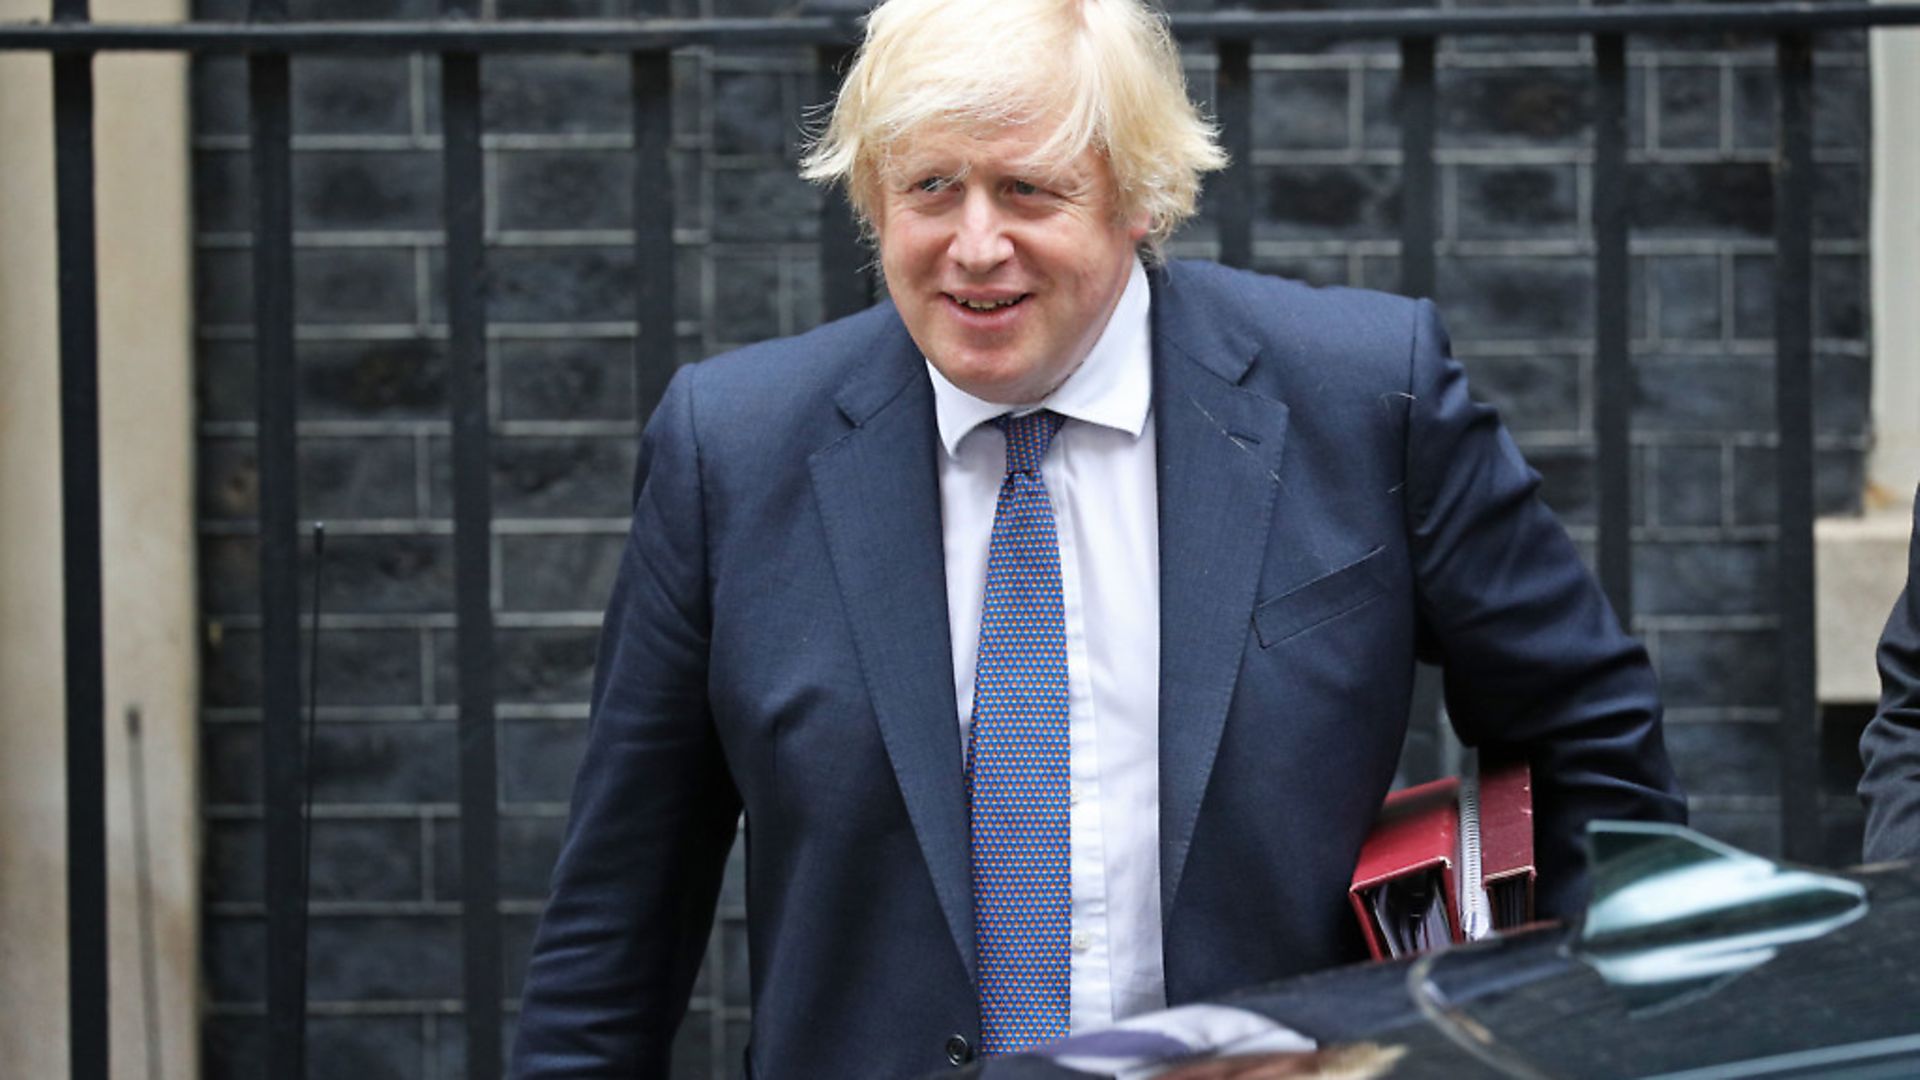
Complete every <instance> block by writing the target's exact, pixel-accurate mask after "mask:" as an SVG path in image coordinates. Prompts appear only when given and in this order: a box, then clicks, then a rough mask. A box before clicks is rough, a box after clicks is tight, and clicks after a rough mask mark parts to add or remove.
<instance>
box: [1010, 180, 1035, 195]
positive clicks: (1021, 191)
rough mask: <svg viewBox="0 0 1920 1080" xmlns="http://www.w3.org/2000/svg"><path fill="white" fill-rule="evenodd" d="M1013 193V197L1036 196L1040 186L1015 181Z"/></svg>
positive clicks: (1023, 181)
mask: <svg viewBox="0 0 1920 1080" xmlns="http://www.w3.org/2000/svg"><path fill="white" fill-rule="evenodd" d="M1013 193H1014V194H1015V195H1038V194H1040V186H1039V185H1038V184H1030V183H1028V182H1027V181H1025V180H1015V181H1014V182H1013Z"/></svg>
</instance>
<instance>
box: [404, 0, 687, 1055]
mask: <svg viewBox="0 0 1920 1080" xmlns="http://www.w3.org/2000/svg"><path fill="white" fill-rule="evenodd" d="M445 11H446V13H447V14H449V15H469V16H470V15H473V14H475V11H474V10H473V5H472V4H471V0H449V3H447V5H446V7H445ZM440 91H441V115H442V116H443V117H445V125H444V126H445V134H446V143H445V152H444V158H443V164H444V165H445V168H446V200H447V323H448V330H449V339H450V352H451V355H450V357H449V363H450V365H451V378H450V379H449V383H450V386H451V389H452V397H453V403H452V407H453V554H454V597H455V600H454V605H455V618H456V623H457V626H458V632H457V635H456V645H455V651H456V659H457V663H458V667H459V672H460V691H459V702H460V901H461V936H462V947H463V956H464V964H463V968H462V970H463V973H464V976H465V986H464V989H465V995H466V1020H467V1031H466V1035H467V1075H468V1076H469V1077H472V1078H473V1080H498V1078H499V1076H500V997H501V985H500V880H499V865H498V864H499V843H498V836H499V794H498V791H499V788H498V781H497V779H496V774H497V771H498V763H497V761H496V760H495V755H496V742H495V733H494V708H493V706H494V701H493V663H494V661H493V598H492V580H493V550H492V543H493V539H492V531H493V498H492V491H491V488H490V484H491V478H492V472H493V470H492V467H491V462H492V453H491V449H490V447H489V445H488V442H489V432H488V426H487V396H488V395H487V343H486V323H487V312H486V295H485V291H484V289H485V274H486V266H485V260H486V250H485V216H484V215H485V211H486V201H485V197H484V195H483V187H482V183H481V179H482V170H483V169H484V167H485V163H484V160H483V156H482V151H481V146H480V131H481V124H480V57H479V56H478V55H477V54H475V53H465V52H450V53H446V54H444V55H442V56H441V58H440ZM669 212H671V211H669ZM669 332H671V327H669Z"/></svg>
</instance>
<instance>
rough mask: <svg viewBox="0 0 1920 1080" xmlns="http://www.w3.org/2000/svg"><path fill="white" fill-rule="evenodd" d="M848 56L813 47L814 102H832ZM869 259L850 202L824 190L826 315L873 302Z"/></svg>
mask: <svg viewBox="0 0 1920 1080" xmlns="http://www.w3.org/2000/svg"><path fill="white" fill-rule="evenodd" d="M852 57H853V50H852V49H851V48H849V47H847V46H845V45H830V46H823V47H821V48H818V49H816V50H814V68H813V73H814V74H813V77H814V100H815V101H817V102H822V103H831V102H832V101H833V99H834V95H835V94H837V93H838V92H839V89H840V76H841V74H842V73H843V72H844V71H845V70H846V67H847V64H848V62H849V61H850V60H851V58H852ZM872 262H873V260H872V256H871V255H870V254H869V252H868V250H867V245H866V244H865V243H864V242H863V241H862V240H861V238H860V226H859V223H858V222H856V221H855V220H854V217H853V207H852V205H851V204H849V203H848V202H847V200H846V199H845V198H844V197H842V196H841V195H840V194H839V193H837V192H828V193H827V197H826V199H825V200H824V201H823V202H822V204H821V207H820V301H821V307H822V308H823V309H824V310H823V312H822V314H823V315H824V316H825V317H826V318H828V319H838V318H840V317H841V316H844V315H851V314H853V313H854V312H856V311H859V310H860V309H862V308H864V307H866V306H867V305H868V304H871V303H873V284H874V283H873V273H872Z"/></svg>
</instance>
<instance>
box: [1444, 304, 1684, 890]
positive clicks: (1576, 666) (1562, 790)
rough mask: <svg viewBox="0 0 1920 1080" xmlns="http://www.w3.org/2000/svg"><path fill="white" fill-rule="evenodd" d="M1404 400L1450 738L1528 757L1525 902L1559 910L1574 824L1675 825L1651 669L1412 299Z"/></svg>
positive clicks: (1573, 856) (1677, 804) (1571, 869)
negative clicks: (1530, 882)
mask: <svg viewBox="0 0 1920 1080" xmlns="http://www.w3.org/2000/svg"><path fill="white" fill-rule="evenodd" d="M1409 394H1410V396H1411V398H1412V400H1411V402H1410V403H1409V410H1410V420H1409V424H1408V434H1407V447H1406V451H1407V455H1408V460H1407V474H1406V475H1407V477H1408V485H1409V491H1408V497H1407V500H1406V506H1407V513H1408V516H1409V521H1408V533H1409V536H1410V538H1411V544H1412V555H1413V563H1414V572H1415V575H1416V578H1417V581H1418V596H1417V603H1418V605H1419V615H1420V627H1421V630H1422V637H1423V642H1422V646H1423V651H1425V652H1426V653H1427V655H1428V656H1429V657H1430V658H1432V659H1437V660H1438V661H1439V662H1441V663H1442V665H1443V668H1444V671H1445V673H1446V676H1445V677H1446V700H1447V711H1448V715H1449V716H1450V717H1451V718H1452V721H1453V725H1454V728H1455V729H1456V731H1457V732H1458V733H1459V735H1460V738H1461V741H1462V742H1464V743H1465V744H1467V745H1469V746H1479V747H1505V748H1512V749H1515V750H1517V751H1519V752H1521V753H1524V754H1525V756H1526V757H1527V758H1528V759H1529V761H1530V762H1531V764H1532V766H1533V777H1534V781H1533V782H1534V811H1535V815H1536V817H1535V822H1534V832H1535V857H1536V859H1537V861H1538V866H1539V870H1540V877H1539V891H1538V895H1537V901H1538V908H1539V911H1540V913H1541V914H1542V915H1543V916H1564V915H1566V914H1569V913H1571V912H1572V911H1575V910H1577V909H1578V908H1579V907H1580V906H1581V905H1582V904H1584V902H1585V897H1586V872H1585V853H1584V850H1583V847H1584V844H1583V838H1584V832H1585V827H1586V823H1587V822H1588V821H1590V820H1593V819H1595V818H1637V819H1651V820H1665V821H1684V820H1685V817H1686V804H1685V802H1684V801H1683V800H1682V799H1681V797H1680V794H1679V787H1678V785H1677V783H1676V782H1675V779H1674V776H1673V770H1672V767H1671V765H1670V764H1669V763H1668V760H1667V752H1666V745H1665V742H1664V741H1663V740H1662V738H1661V732H1660V703H1659V696H1658V691H1657V688H1656V684H1655V679H1654V674H1653V669H1652V667H1651V665H1650V664H1649V663H1648V659H1647V655H1646V652H1645V650H1644V649H1642V648H1641V646H1640V645H1639V643H1638V642H1636V641H1634V640H1633V639H1632V638H1630V637H1629V636H1627V634H1625V633H1624V632H1623V631H1622V630H1621V628H1620V624H1619V620H1618V619H1617V618H1616V617H1615V615H1614V613H1613V610H1612V607H1611V606H1610V605H1609V604H1608V603H1607V601H1606V598H1605V596H1604V595H1603V594H1602V593H1601V592H1600V589H1599V586H1598V585H1597V583H1596V582H1595V581H1594V579H1593V577H1592V575H1591V574H1589V573H1588V571H1587V569H1586V566H1585V564H1583V563H1582V562H1581V560H1580V557H1579V554H1578V553H1577V552H1576V551H1575V549H1574V547H1573V544H1572V542H1571V541H1570V540H1569V539H1568V537H1567V535H1566V533H1565V531H1564V530H1563V529H1562V528H1561V527H1560V525H1559V523H1558V522H1557V521H1556V520H1555V519H1554V517H1553V515H1552V513H1551V512H1550V511H1549V510H1548V509H1547V507H1546V506H1545V504H1544V503H1542V502H1541V501H1540V499H1539V498H1538V496H1537V494H1536V489H1537V488H1538V486H1539V476H1538V475H1537V474H1535V473H1534V472H1533V470H1532V469H1530V468H1529V467H1528V466H1527V464H1526V462H1525V461H1524V460H1523V459H1522V458H1521V456H1520V451H1519V449H1518V448H1517V447H1515V446H1514V444H1513V441H1512V439H1511V438H1510V437H1509V436H1508V435H1507V432H1506V430H1505V428H1504V427H1503V426H1502V425H1501V424H1500V422H1499V419H1498V417H1497V416H1496V415H1495V413H1494V410H1493V409H1492V408H1491V407H1489V406H1486V405H1483V404H1480V403H1479V402H1476V401H1474V400H1473V399H1472V398H1471V397H1470V396H1469V395H1468V393H1467V385H1466V376H1465V373H1464V372H1463V371H1462V369H1461V367H1460V365H1459V364H1458V363H1457V362H1456V361H1454V360H1453V359H1452V357H1451V356H1450V355H1449V352H1448V344H1447V338H1446V331H1445V329H1444V328H1443V327H1442V326H1441V324H1440V321H1439V318H1438V316H1437V315H1436V314H1435V313H1434V311H1433V307H1432V305H1431V304H1428V303H1427V302H1425V301H1421V302H1420V304H1419V311H1418V313H1417V315H1416V316H1415V331H1414V342H1413V349H1412V360H1411V376H1410V386H1409ZM1436 654H1437V655H1436Z"/></svg>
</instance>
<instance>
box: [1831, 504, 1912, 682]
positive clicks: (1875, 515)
mask: <svg viewBox="0 0 1920 1080" xmlns="http://www.w3.org/2000/svg"><path fill="white" fill-rule="evenodd" d="M1912 522H1913V514H1912V511H1911V508H1910V507H1899V508H1889V509H1881V510H1874V511H1871V512H1869V513H1868V514H1867V515H1866V516H1864V517H1827V518H1821V519H1820V520H1819V521H1817V522H1815V523H1814V529H1813V545H1814V578H1815V581H1816V583H1817V584H1816V595H1815V622H1816V625H1817V627H1818V632H1817V637H1818V640H1819V646H1818V663H1819V673H1820V674H1819V692H1820V700H1821V702H1822V703H1826V704H1843V703H1852V702H1866V703H1872V702H1876V701H1878V700H1879V699H1880V674H1879V671H1878V670H1877V669H1876V668H1875V666H1874V658H1873V654H1874V649H1875V647H1876V646H1877V645H1878V644H1879V641H1880V631H1881V629H1882V628H1883V627H1884V626H1885V625H1886V621H1887V613H1888V612H1889V611H1891V610H1892V609H1893V601H1894V598H1895V597H1897V596H1898V595H1899V594H1900V589H1901V587H1902V586H1903V585H1904V584H1905V583H1906V578H1907V543H1908V538H1909V530H1910V528H1911V525H1912Z"/></svg>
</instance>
